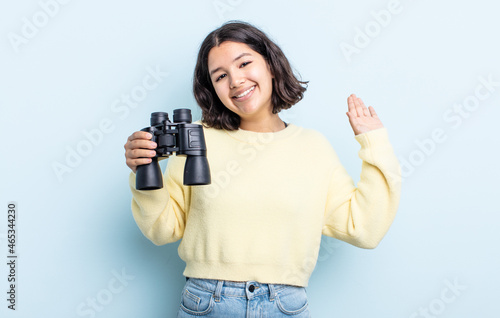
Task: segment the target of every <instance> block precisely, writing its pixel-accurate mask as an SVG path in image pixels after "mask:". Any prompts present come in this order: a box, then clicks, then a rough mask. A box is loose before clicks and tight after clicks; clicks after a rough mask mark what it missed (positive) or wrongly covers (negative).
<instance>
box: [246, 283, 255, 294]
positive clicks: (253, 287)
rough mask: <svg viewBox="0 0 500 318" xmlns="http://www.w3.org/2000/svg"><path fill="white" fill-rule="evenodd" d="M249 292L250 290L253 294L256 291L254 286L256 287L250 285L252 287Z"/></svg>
mask: <svg viewBox="0 0 500 318" xmlns="http://www.w3.org/2000/svg"><path fill="white" fill-rule="evenodd" d="M248 290H249V291H250V292H251V293H253V291H254V290H255V286H254V285H250V286H249V287H248Z"/></svg>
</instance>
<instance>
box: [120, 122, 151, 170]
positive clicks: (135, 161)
mask: <svg viewBox="0 0 500 318" xmlns="http://www.w3.org/2000/svg"><path fill="white" fill-rule="evenodd" d="M151 138H152V136H151V134H150V133H148V132H145V131H136V132H134V133H133V134H132V135H130V136H129V137H128V139H127V143H126V144H125V145H124V148H125V158H126V164H127V166H128V167H129V168H130V169H132V171H134V172H136V170H137V166H139V165H143V164H148V163H150V162H151V158H152V157H154V156H156V151H155V149H156V143H155V142H153V141H151Z"/></svg>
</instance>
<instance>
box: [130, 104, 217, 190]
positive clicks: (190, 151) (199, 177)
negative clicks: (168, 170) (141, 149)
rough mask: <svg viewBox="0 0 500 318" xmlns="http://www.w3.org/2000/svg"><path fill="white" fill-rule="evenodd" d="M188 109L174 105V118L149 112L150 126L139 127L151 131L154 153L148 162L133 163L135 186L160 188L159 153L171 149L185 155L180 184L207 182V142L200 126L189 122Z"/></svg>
mask: <svg viewBox="0 0 500 318" xmlns="http://www.w3.org/2000/svg"><path fill="white" fill-rule="evenodd" d="M191 121H192V117H191V110H189V109H174V122H173V123H172V122H171V121H170V120H169V119H168V114H167V113H163V112H156V113H152V114H151V127H146V128H144V129H141V131H147V132H149V133H151V135H153V138H152V139H151V140H152V141H154V142H156V144H157V146H156V149H155V151H156V156H154V157H153V158H152V160H153V161H152V162H150V163H148V164H145V165H140V166H137V172H136V189H137V190H156V189H161V188H163V176H162V172H161V168H160V165H159V164H158V158H159V157H169V156H170V155H172V154H173V153H174V152H175V153H176V155H177V156H179V155H185V156H186V157H187V158H186V164H185V166H184V185H190V186H191V185H205V184H210V181H211V180H210V167H209V166H208V160H207V146H206V145H205V135H203V127H202V126H201V125H198V124H192V123H191Z"/></svg>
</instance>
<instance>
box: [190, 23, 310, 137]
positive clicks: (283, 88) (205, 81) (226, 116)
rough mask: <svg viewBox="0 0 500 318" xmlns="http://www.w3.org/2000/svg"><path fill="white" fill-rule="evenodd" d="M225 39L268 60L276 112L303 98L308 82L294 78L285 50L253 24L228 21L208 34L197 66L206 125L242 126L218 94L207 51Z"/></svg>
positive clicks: (195, 86)
mask: <svg viewBox="0 0 500 318" xmlns="http://www.w3.org/2000/svg"><path fill="white" fill-rule="evenodd" d="M226 41H232V42H239V43H244V44H246V45H248V46H249V47H250V48H251V49H252V50H254V51H255V52H257V53H259V54H260V55H262V57H263V58H264V60H266V62H267V64H268V65H269V67H270V71H271V74H273V76H274V79H273V90H272V95H271V103H272V105H273V114H277V113H279V112H280V111H281V110H282V109H288V108H290V107H292V106H293V105H295V104H296V103H298V102H299V101H300V100H301V99H302V97H303V94H304V92H305V91H306V88H307V83H308V82H303V81H299V80H298V79H297V78H296V77H295V75H294V74H293V71H292V68H291V66H290V63H289V62H288V59H287V58H286V56H285V54H283V51H281V49H280V48H279V47H278V46H277V45H276V44H275V43H274V42H272V41H271V40H270V39H269V38H268V37H267V35H266V34H265V33H264V32H262V31H261V30H259V29H257V28H256V27H254V26H253V25H251V24H249V23H246V22H241V21H229V22H227V23H225V24H224V25H222V26H221V27H220V28H218V29H216V30H214V31H212V32H211V33H210V34H209V35H207V37H206V38H205V40H204V41H203V43H202V44H201V47H200V51H199V53H198V60H197V62H196V67H195V69H194V78H193V93H194V97H195V98H196V101H197V102H198V105H199V106H200V107H201V110H202V118H201V120H202V122H203V123H204V124H205V125H206V126H208V127H214V128H217V129H226V130H236V129H238V127H239V126H240V117H239V116H238V115H237V114H235V113H234V112H232V111H230V110H229V109H227V108H226V107H225V106H224V104H223V103H222V102H221V101H220V99H219V97H218V96H217V93H216V92H215V89H214V87H213V85H212V81H211V79H210V74H209V70H208V53H209V52H210V50H211V49H212V48H213V47H216V46H219V45H221V44H222V43H223V42H226Z"/></svg>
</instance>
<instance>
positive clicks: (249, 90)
mask: <svg viewBox="0 0 500 318" xmlns="http://www.w3.org/2000/svg"><path fill="white" fill-rule="evenodd" d="M254 89H255V86H252V87H250V88H249V89H247V90H246V91H244V92H243V93H241V94H240V95H238V96H235V97H236V98H241V97H243V96H247V94H248V93H250V92H251V91H253V90H254Z"/></svg>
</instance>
